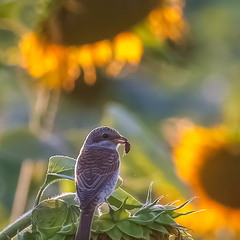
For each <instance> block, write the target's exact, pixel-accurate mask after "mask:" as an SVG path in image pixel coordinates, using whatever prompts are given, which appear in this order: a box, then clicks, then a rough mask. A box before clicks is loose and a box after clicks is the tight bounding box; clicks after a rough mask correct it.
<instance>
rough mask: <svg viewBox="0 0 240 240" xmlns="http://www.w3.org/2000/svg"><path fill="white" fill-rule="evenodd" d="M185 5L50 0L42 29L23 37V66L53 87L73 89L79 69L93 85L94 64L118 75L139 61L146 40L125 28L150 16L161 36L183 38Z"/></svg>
mask: <svg viewBox="0 0 240 240" xmlns="http://www.w3.org/2000/svg"><path fill="white" fill-rule="evenodd" d="M49 6H50V7H49ZM49 9H50V10H49ZM110 9H111V11H110ZM182 9H183V0H171V1H170V0H168V1H165V0H143V1H141V2H139V3H138V6H137V7H136V3H135V1H127V2H125V1H110V0H104V1H103V2H101V3H99V1H91V2H89V1H84V0H66V1H59V2H55V3H52V4H51V5H49V4H48V10H45V14H44V16H45V17H44V19H43V20H42V21H41V24H40V25H39V28H38V30H37V31H36V32H32V33H28V34H25V35H23V37H22V39H21V41H20V49H21V52H22V56H23V61H22V66H23V67H24V68H26V69H27V71H28V72H29V74H30V75H32V76H33V77H35V78H41V80H42V81H41V82H42V83H43V84H44V85H45V86H47V87H48V88H50V89H53V88H64V89H66V90H71V89H73V88H74V83H75V80H76V79H77V78H78V77H79V75H80V73H81V72H82V73H83V76H84V80H85V82H86V83H87V84H89V85H92V84H94V83H95V81H96V67H101V68H104V69H105V71H106V72H107V73H108V74H110V75H113V76H116V75H118V74H119V73H120V72H121V70H122V69H123V67H124V66H125V65H126V64H127V65H129V66H134V67H136V66H137V65H138V63H139V62H140V60H141V57H142V54H143V43H142V40H141V39H140V38H139V37H138V36H137V35H136V34H134V33H132V32H125V30H126V29H129V28H131V27H132V26H134V25H136V24H137V23H138V22H140V21H141V20H142V19H144V18H146V17H147V16H148V17H147V22H148V25H149V27H150V29H151V30H152V32H153V33H154V34H155V36H157V37H158V38H159V39H160V40H161V41H163V40H164V39H170V40H172V41H175V42H181V40H182V39H183V35H184V34H183V33H184V32H185V31H186V23H185V21H184V18H183V14H182V11H183V10H182ZM46 12H47V13H46ZM46 16H47V17H46Z"/></svg>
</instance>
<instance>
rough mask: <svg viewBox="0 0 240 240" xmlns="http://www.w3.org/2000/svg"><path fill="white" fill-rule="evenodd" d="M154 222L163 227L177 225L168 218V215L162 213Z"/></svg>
mask: <svg viewBox="0 0 240 240" xmlns="http://www.w3.org/2000/svg"><path fill="white" fill-rule="evenodd" d="M156 222H158V223H161V224H164V225H170V226H178V224H177V223H176V222H175V221H174V220H173V219H172V217H170V216H169V215H168V214H166V213H164V214H161V215H160V216H159V217H158V218H157V219H156Z"/></svg>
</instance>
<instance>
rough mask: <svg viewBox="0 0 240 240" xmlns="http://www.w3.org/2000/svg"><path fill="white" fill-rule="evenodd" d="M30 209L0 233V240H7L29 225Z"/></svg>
mask: <svg viewBox="0 0 240 240" xmlns="http://www.w3.org/2000/svg"><path fill="white" fill-rule="evenodd" d="M31 216H32V209H31V210H29V211H28V212H26V213H25V214H24V215H22V216H21V217H20V218H18V219H17V220H16V221H15V222H13V223H12V224H10V225H8V226H7V227H6V228H5V229H4V230H3V231H2V232H0V240H9V239H12V238H13V237H14V236H16V235H17V234H18V233H19V232H21V231H22V230H24V229H25V228H27V227H28V226H30V225H31Z"/></svg>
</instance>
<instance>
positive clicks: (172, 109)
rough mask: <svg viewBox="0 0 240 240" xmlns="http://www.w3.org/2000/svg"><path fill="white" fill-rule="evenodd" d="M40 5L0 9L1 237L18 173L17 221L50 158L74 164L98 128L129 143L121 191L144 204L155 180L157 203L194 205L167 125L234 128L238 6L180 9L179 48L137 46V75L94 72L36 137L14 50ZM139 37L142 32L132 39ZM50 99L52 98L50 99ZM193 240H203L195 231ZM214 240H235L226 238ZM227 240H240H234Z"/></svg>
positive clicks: (201, 2) (27, 88) (239, 61)
mask: <svg viewBox="0 0 240 240" xmlns="http://www.w3.org/2000/svg"><path fill="white" fill-rule="evenodd" d="M42 2H43V1H36V2H35V1H30V0H26V1H14V0H12V1H11V0H1V1H0V86H1V87H0V213H1V214H0V229H2V228H4V227H5V226H6V225H7V224H9V221H10V218H11V219H12V220H13V219H14V216H15V215H14V213H13V203H14V198H16V189H17V185H18V184H19V181H20V178H19V176H20V171H24V169H25V171H26V172H28V173H29V172H30V175H29V176H27V174H24V176H25V177H26V179H25V180H24V179H23V180H21V181H23V182H21V183H20V184H26V186H27V185H29V188H28V187H27V188H26V189H25V190H24V191H26V192H25V193H22V194H21V193H20V196H21V195H24V194H25V195H26V196H25V198H26V199H25V200H24V199H23V200H22V202H23V205H22V206H20V207H19V212H21V211H26V210H28V209H29V208H31V206H32V204H33V201H34V197H35V195H36V192H37V190H38V188H39V186H40V185H41V183H42V181H43V178H44V174H45V170H46V164H47V161H48V158H49V157H50V156H52V155H68V156H71V157H74V158H76V157H77V155H78V152H79V149H80V147H81V144H82V143H83V141H84V139H85V137H86V134H87V133H88V132H89V131H90V130H91V129H92V128H94V127H96V126H99V125H109V126H112V127H115V128H116V129H118V130H119V131H120V132H121V133H122V134H123V135H124V136H125V137H127V138H128V139H129V140H130V142H131V145H132V150H131V152H130V154H129V155H128V156H125V157H124V158H123V159H122V168H121V176H122V178H123V179H124V185H123V187H124V189H126V190H127V191H129V192H130V193H131V194H133V195H134V196H137V197H138V198H139V199H144V196H145V193H146V189H147V188H148V185H149V184H150V182H151V181H154V182H155V187H154V189H155V192H156V194H158V195H160V194H167V195H168V198H169V199H171V200H175V199H176V197H177V198H181V196H182V199H184V198H188V197H190V196H192V193H191V191H190V190H189V187H188V186H187V185H186V184H185V183H183V182H182V181H181V180H180V179H179V178H178V176H177V175H176V173H175V169H174V164H173V162H172V156H171V151H170V148H169V146H168V144H167V142H166V141H165V139H164V135H163V126H164V123H165V122H166V121H167V119H169V118H173V117H174V118H182V117H184V118H189V119H191V120H192V121H194V122H195V123H197V124H198V125H203V126H206V127H208V126H212V125H214V124H222V123H224V124H228V125H231V124H236V123H237V124H238V121H239V117H240V114H239V113H240V110H239V109H240V108H239V107H240V106H239V105H240V103H239V99H240V95H239V91H240V82H239V78H240V67H239V66H240V31H239V21H240V14H239V9H240V2H239V1H237V0H230V1H223V0H218V1H217V0H211V1H206V0H195V1H186V2H185V4H186V5H185V9H184V14H185V18H186V21H187V23H188V28H189V32H188V35H187V37H186V39H187V40H186V43H185V44H184V46H181V45H180V46H178V45H177V44H174V43H173V42H171V41H167V40H166V42H165V43H164V44H163V43H161V44H160V43H159V44H158V43H157V42H155V44H153V45H150V44H148V42H147V41H144V40H143V44H144V46H145V48H144V55H143V58H142V61H141V63H140V64H139V66H138V68H137V69H136V71H134V72H131V73H129V74H122V75H121V74H120V75H119V76H117V77H115V78H114V79H113V78H112V77H110V76H107V75H106V74H105V73H104V72H103V71H102V70H101V69H97V81H96V83H95V84H94V85H92V86H89V85H87V84H86V83H85V82H84V81H83V77H82V76H80V78H79V79H78V80H77V82H76V86H75V88H74V89H73V90H72V91H70V92H68V91H62V92H61V94H60V96H59V101H58V103H57V106H56V105H54V104H53V106H51V107H52V108H53V109H50V115H51V111H52V113H53V114H54V115H55V116H54V117H53V118H52V120H51V121H53V122H51V123H50V126H51V125H53V126H52V127H50V128H47V129H44V131H40V132H41V133H40V132H39V129H38V130H37V131H35V130H33V128H34V127H32V125H31V124H32V120H33V119H32V115H33V112H34V111H35V107H36V104H37V103H36V101H37V100H36V99H37V94H39V92H38V91H37V90H36V88H35V87H34V84H35V82H36V80H33V79H32V78H31V76H29V75H28V74H27V73H26V72H25V70H23V69H22V68H21V67H20V66H19V64H18V63H19V49H18V43H19V40H20V38H21V36H22V35H23V34H24V33H25V32H26V31H28V30H31V29H33V28H34V27H35V24H36V22H37V21H38V20H39V15H38V14H37V13H38V9H39V5H41V3H42ZM141 28H144V25H139V26H138V30H137V31H140V32H141ZM43 94H44V93H43ZM48 94H49V93H48ZM54 94H56V93H54V91H53V90H51V91H50V97H51V96H52V95H54ZM47 96H48V97H49V95H47ZM53 101H55V100H53ZM50 119H51V116H50ZM41 121H42V122H41ZM44 121H45V122H44ZM46 121H48V119H47V117H46V116H44V119H43V120H42V119H40V123H41V124H42V126H44V124H45V125H47V124H46ZM33 125H34V124H33ZM239 160H240V159H239ZM24 163H25V165H24ZM24 166H25V167H24ZM21 169H22V170H21ZM24 181H26V183H24ZM61 188H63V189H64V188H68V187H67V186H64V184H60V185H58V184H56V185H52V187H51V190H48V191H47V193H46V195H47V196H52V195H55V194H58V193H59V191H61ZM237 191H239V190H237ZM17 196H19V195H17ZM22 197H23V198H24V196H22ZM15 201H17V200H15ZM20 208H21V209H22V210H21V209H20ZM15 214H16V216H17V214H18V211H17V213H15ZM13 215H14V216H13ZM196 218H197V217H196ZM194 234H195V237H196V238H197V237H199V238H200V235H198V231H197V229H195V230H194V233H193V235H194ZM214 236H215V235H214ZM231 236H232V235H231ZM202 238H203V239H208V238H206V236H205V237H204V236H203V237H202ZM217 238H218V239H231V238H230V237H229V235H227V238H223V237H222V238H219V237H216V239H217ZM212 239H215V237H212ZM232 239H239V238H238V237H237V235H234V236H233V237H232Z"/></svg>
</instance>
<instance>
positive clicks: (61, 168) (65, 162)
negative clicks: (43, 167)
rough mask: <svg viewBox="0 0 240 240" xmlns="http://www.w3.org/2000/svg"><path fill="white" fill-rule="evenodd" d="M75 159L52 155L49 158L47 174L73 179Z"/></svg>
mask: <svg viewBox="0 0 240 240" xmlns="http://www.w3.org/2000/svg"><path fill="white" fill-rule="evenodd" d="M75 164H76V160H75V159H74V158H70V157H67V156H53V157H51V158H50V159H49V163H48V170H47V174H48V175H50V176H53V177H57V176H59V178H64V177H65V179H71V180H74V169H75Z"/></svg>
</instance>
